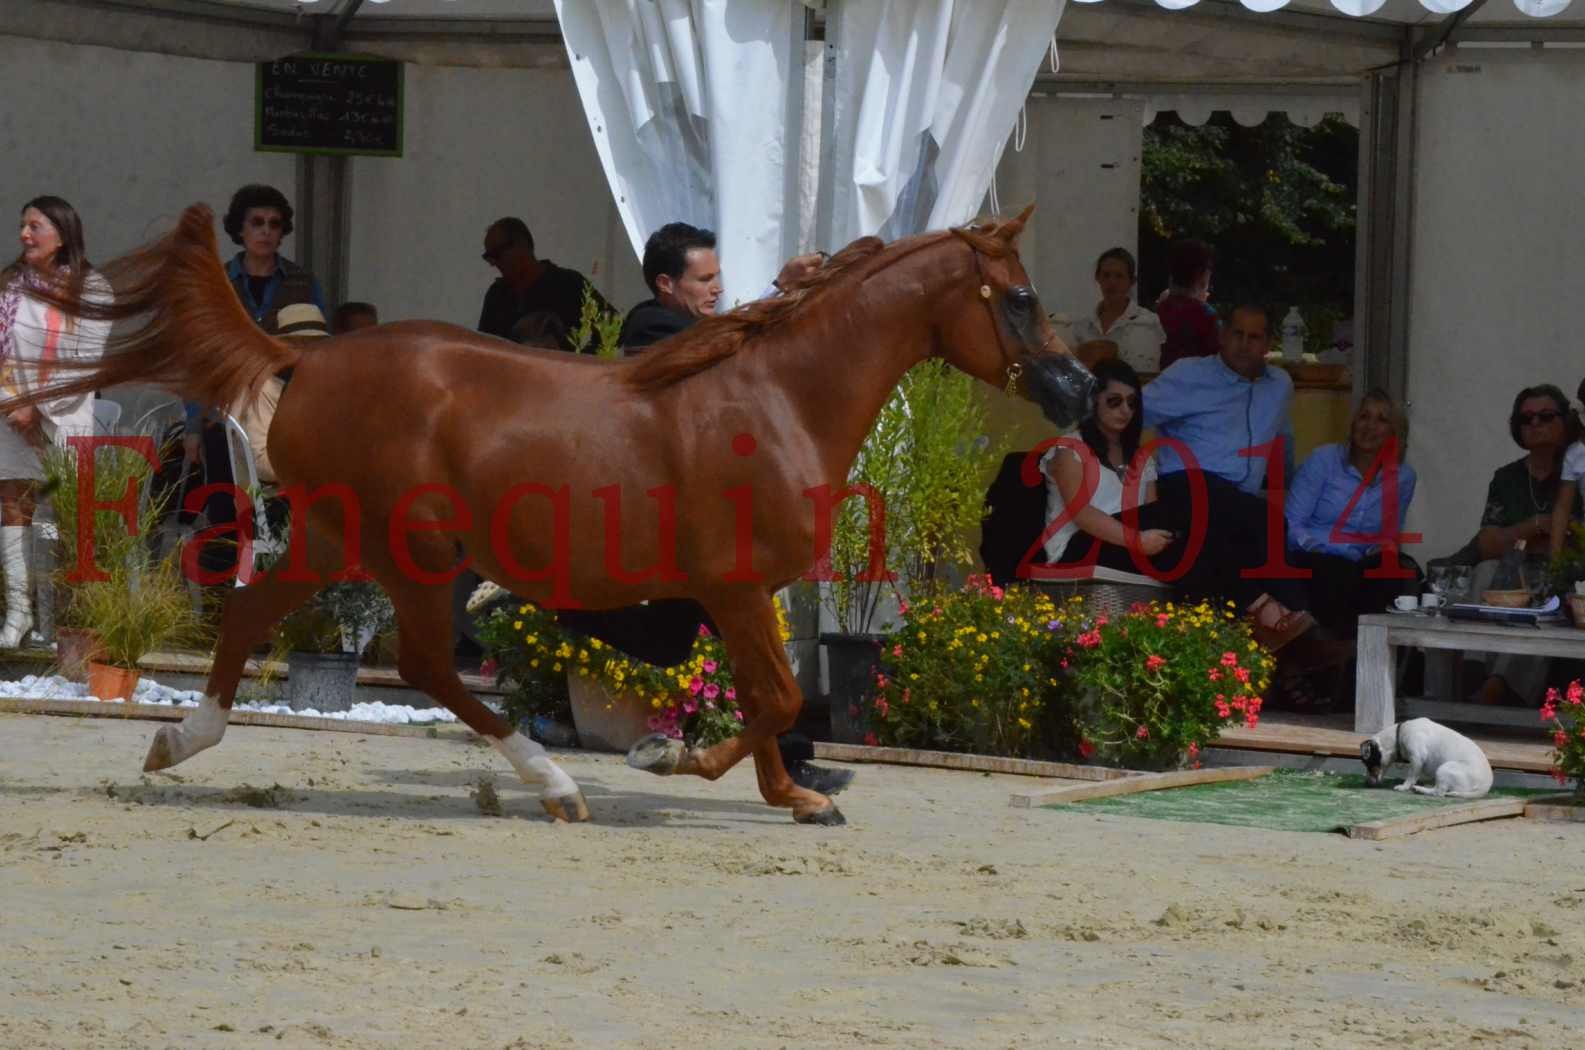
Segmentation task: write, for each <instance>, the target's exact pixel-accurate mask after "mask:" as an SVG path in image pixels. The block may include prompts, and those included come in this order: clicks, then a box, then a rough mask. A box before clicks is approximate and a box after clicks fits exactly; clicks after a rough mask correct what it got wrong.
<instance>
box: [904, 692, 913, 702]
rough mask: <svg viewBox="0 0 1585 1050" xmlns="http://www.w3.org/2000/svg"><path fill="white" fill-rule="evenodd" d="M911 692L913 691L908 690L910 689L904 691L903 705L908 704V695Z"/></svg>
mask: <svg viewBox="0 0 1585 1050" xmlns="http://www.w3.org/2000/svg"><path fill="white" fill-rule="evenodd" d="M910 691H911V690H908V689H904V690H903V703H905V704H906V703H907V702H908V694H909V692H910Z"/></svg>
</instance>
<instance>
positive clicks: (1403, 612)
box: [1387, 605, 1436, 616]
mask: <svg viewBox="0 0 1585 1050" xmlns="http://www.w3.org/2000/svg"><path fill="white" fill-rule="evenodd" d="M1435 611H1436V610H1435V609H1400V608H1398V607H1397V606H1396V605H1389V606H1387V612H1389V613H1390V614H1392V615H1393V616H1429V615H1431V614H1432V613H1434V612H1435Z"/></svg>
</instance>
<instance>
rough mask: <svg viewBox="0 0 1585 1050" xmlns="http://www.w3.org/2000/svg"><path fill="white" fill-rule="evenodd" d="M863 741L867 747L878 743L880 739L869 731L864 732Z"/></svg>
mask: <svg viewBox="0 0 1585 1050" xmlns="http://www.w3.org/2000/svg"><path fill="white" fill-rule="evenodd" d="M864 743H865V745H866V746H868V747H875V746H876V745H877V744H879V743H880V741H879V740H877V739H876V738H875V734H874V733H873V732H870V733H865V734H864Z"/></svg>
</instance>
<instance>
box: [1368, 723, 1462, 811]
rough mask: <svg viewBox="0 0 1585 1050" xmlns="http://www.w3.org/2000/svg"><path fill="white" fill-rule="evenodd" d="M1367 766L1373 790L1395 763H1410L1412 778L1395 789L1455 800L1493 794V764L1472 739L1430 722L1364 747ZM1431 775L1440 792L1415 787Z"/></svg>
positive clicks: (1393, 730) (1398, 728) (1380, 736)
mask: <svg viewBox="0 0 1585 1050" xmlns="http://www.w3.org/2000/svg"><path fill="white" fill-rule="evenodd" d="M1359 757H1360V760H1361V761H1363V762H1364V763H1365V780H1366V782H1367V783H1368V784H1370V786H1371V787H1376V786H1377V785H1379V784H1380V783H1381V777H1382V774H1383V773H1385V772H1386V771H1387V768H1388V767H1389V766H1391V765H1393V764H1394V763H1396V762H1407V763H1408V764H1409V775H1408V776H1407V777H1404V780H1403V783H1402V784H1399V785H1398V786H1397V788H1396V789H1395V790H1398V791H1410V790H1413V791H1417V792H1419V793H1420V794H1422V795H1446V796H1448V797H1450V798H1483V797H1485V795H1486V792H1488V791H1490V790H1491V763H1490V762H1488V761H1486V756H1485V754H1483V753H1482V752H1481V749H1480V748H1479V747H1478V746H1476V744H1475V741H1473V740H1471V739H1470V738H1469V737H1467V736H1462V735H1460V734H1458V733H1455V732H1453V730H1451V729H1449V728H1448V727H1447V726H1444V725H1438V724H1437V723H1435V722H1433V721H1431V720H1430V719H1429V718H1414V719H1410V720H1409V721H1407V722H1399V723H1398V724H1397V725H1394V726H1388V727H1387V728H1386V729H1383V730H1382V731H1381V732H1379V733H1377V734H1376V735H1375V736H1373V737H1371V738H1370V739H1369V740H1366V741H1365V742H1364V743H1362V744H1360V745H1359ZM1422 776H1429V777H1431V778H1432V779H1433V780H1434V781H1435V782H1436V786H1435V787H1422V786H1420V785H1419V784H1417V783H1416V781H1418V780H1419V779H1420V778H1421V777H1422Z"/></svg>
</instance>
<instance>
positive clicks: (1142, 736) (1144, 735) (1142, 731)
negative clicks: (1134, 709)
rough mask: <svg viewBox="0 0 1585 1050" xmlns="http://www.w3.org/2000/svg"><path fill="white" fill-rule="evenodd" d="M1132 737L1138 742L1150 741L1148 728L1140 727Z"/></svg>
mask: <svg viewBox="0 0 1585 1050" xmlns="http://www.w3.org/2000/svg"><path fill="white" fill-rule="evenodd" d="M1134 736H1135V738H1137V739H1139V740H1149V739H1150V727H1149V726H1140V727H1139V730H1138V731H1137V732H1136V733H1134Z"/></svg>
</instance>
